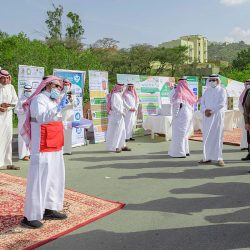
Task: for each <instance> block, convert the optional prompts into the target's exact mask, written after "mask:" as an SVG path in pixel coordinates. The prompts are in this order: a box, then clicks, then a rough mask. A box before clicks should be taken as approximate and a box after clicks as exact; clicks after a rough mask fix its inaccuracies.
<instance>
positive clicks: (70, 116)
mask: <svg viewBox="0 0 250 250" xmlns="http://www.w3.org/2000/svg"><path fill="white" fill-rule="evenodd" d="M72 99H73V100H72V102H69V103H68V104H67V106H66V107H65V108H64V109H63V111H62V120H63V121H66V122H67V121H70V122H72V121H74V110H73V107H74V105H75V97H73V96H72ZM71 151H72V129H70V128H68V129H64V146H63V153H71Z"/></svg>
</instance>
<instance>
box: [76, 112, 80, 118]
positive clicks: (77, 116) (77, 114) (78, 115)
mask: <svg viewBox="0 0 250 250" xmlns="http://www.w3.org/2000/svg"><path fill="white" fill-rule="evenodd" d="M80 118H81V115H80V113H79V112H77V113H76V114H75V119H76V120H80Z"/></svg>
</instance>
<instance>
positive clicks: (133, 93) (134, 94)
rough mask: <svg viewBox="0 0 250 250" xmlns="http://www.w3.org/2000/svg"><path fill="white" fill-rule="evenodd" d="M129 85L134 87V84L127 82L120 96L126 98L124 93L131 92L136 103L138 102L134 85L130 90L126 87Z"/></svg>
mask: <svg viewBox="0 0 250 250" xmlns="http://www.w3.org/2000/svg"><path fill="white" fill-rule="evenodd" d="M129 86H133V87H134V84H131V83H129V84H128V85H127V87H126V90H125V91H124V93H123V95H122V96H123V97H124V98H125V99H126V94H128V93H132V95H133V96H134V98H135V102H136V103H139V97H138V95H137V92H136V90H135V87H134V88H133V89H132V91H131V90H129V89H128V88H129Z"/></svg>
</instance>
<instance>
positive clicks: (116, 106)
mask: <svg viewBox="0 0 250 250" xmlns="http://www.w3.org/2000/svg"><path fill="white" fill-rule="evenodd" d="M123 88H124V84H119V83H117V84H116V85H115V86H114V88H113V90H112V91H111V93H110V94H109V95H108V96H107V112H108V130H107V134H106V146H107V149H108V150H109V151H112V152H116V153H120V152H121V151H131V149H130V148H128V147H127V146H126V142H125V139H126V129H125V122H124V117H125V108H124V102H123V98H122V93H123Z"/></svg>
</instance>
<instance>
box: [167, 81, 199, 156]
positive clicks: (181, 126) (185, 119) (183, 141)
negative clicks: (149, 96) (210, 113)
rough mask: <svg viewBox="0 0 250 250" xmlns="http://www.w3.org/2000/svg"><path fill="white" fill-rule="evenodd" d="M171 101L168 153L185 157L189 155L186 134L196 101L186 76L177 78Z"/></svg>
mask: <svg viewBox="0 0 250 250" xmlns="http://www.w3.org/2000/svg"><path fill="white" fill-rule="evenodd" d="M171 102H172V105H173V120H172V140H171V143H170V146H169V151H168V155H169V156H171V157H174V158H186V156H189V155H190V151H189V143H188V136H189V131H190V128H191V126H192V120H193V110H194V104H196V103H197V98H196V96H195V95H194V93H193V92H192V91H191V90H190V89H189V87H188V83H187V79H186V78H181V79H179V80H178V85H177V87H176V90H175V94H174V95H173V97H172V100H171Z"/></svg>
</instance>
